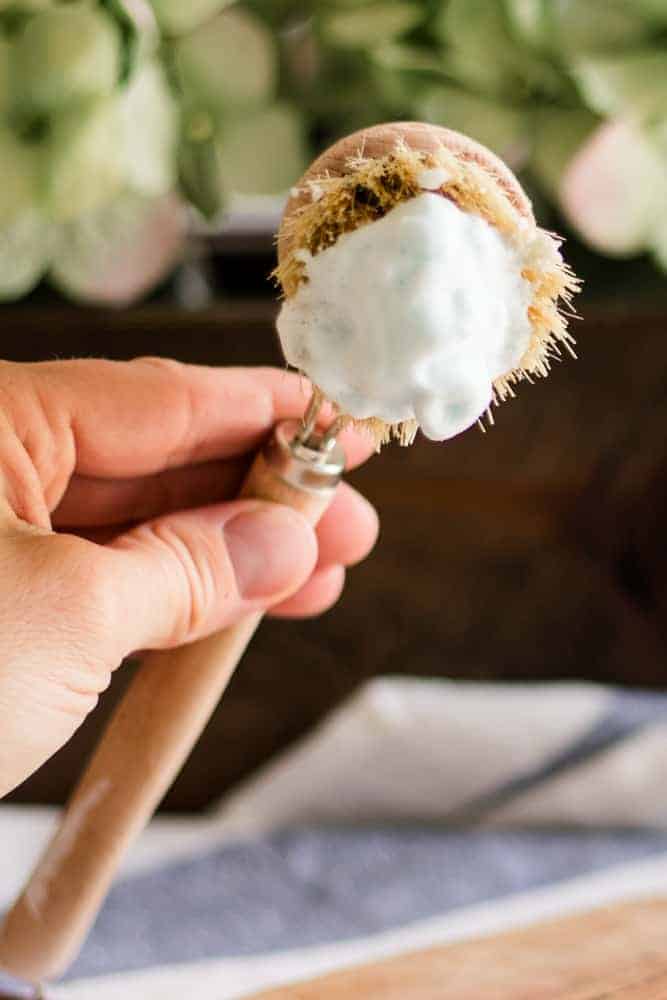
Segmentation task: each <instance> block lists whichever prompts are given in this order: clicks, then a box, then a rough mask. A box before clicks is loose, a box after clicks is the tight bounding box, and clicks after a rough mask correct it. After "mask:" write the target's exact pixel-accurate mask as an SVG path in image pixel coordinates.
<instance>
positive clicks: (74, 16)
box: [13, 4, 121, 114]
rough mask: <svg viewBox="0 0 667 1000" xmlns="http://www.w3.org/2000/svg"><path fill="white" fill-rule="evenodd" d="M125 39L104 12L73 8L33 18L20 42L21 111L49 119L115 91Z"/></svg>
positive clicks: (17, 88) (17, 90) (17, 84)
mask: <svg viewBox="0 0 667 1000" xmlns="http://www.w3.org/2000/svg"><path fill="white" fill-rule="evenodd" d="M120 55H121V48H120V36H119V33H118V30H117V28H116V26H115V24H114V23H113V21H112V20H111V19H110V18H109V17H108V15H107V14H106V13H104V12H103V11H101V10H98V9H93V8H88V7H84V6H82V5H80V4H76V5H75V4H72V5H66V6H60V7H54V8H51V9H49V10H44V11H42V12H41V13H39V14H36V15H35V16H34V17H32V18H31V19H30V20H29V21H28V23H27V24H26V26H25V28H24V29H23V31H22V32H21V33H20V35H19V36H18V37H17V39H16V43H15V49H14V80H13V85H14V88H13V93H14V99H15V105H16V107H17V109H18V110H22V111H27V112H29V113H36V114H49V113H51V112H54V111H58V110H61V109H64V108H66V107H67V106H69V105H72V104H74V103H77V102H79V101H83V100H88V99H91V98H95V97H104V96H107V95H109V94H111V92H112V91H113V89H114V87H115V85H116V82H117V80H118V74H119V70H120Z"/></svg>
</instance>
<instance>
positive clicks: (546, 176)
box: [530, 108, 600, 198]
mask: <svg viewBox="0 0 667 1000" xmlns="http://www.w3.org/2000/svg"><path fill="white" fill-rule="evenodd" d="M599 124H600V119H599V117H598V116H597V115H595V114H593V112H591V111H587V110H586V109H585V108H582V109H578V110H570V111H566V110H549V109H543V110H542V111H540V112H539V113H538V114H537V115H535V117H534V121H533V145H532V152H531V156H530V168H531V170H532V173H533V174H534V175H535V177H536V178H537V180H538V182H539V184H540V186H541V187H542V189H543V190H544V191H545V192H546V193H547V194H548V195H549V196H550V197H551V198H556V197H557V195H558V188H559V185H560V182H561V179H562V176H563V174H564V172H565V170H566V168H567V165H568V164H569V162H570V161H571V159H572V157H573V156H574V155H575V154H576V153H577V152H578V151H579V149H580V148H581V147H582V146H583V144H584V142H585V141H586V140H587V139H588V138H589V136H590V135H591V134H592V132H593V131H594V130H595V129H596V128H597V127H598V125H599Z"/></svg>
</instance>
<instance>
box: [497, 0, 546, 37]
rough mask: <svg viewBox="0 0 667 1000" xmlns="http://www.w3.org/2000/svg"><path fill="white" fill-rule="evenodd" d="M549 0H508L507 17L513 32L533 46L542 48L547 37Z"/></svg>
mask: <svg viewBox="0 0 667 1000" xmlns="http://www.w3.org/2000/svg"><path fill="white" fill-rule="evenodd" d="M547 4H548V0H507V2H506V5H505V6H506V9H507V19H508V22H509V26H510V30H511V32H512V33H513V34H514V35H515V36H516V37H517V38H518V39H519V40H520V41H521V42H524V43H525V44H527V45H530V46H532V47H533V48H541V47H542V46H543V45H544V43H545V41H546V39H547Z"/></svg>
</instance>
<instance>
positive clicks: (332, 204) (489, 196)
mask: <svg viewBox="0 0 667 1000" xmlns="http://www.w3.org/2000/svg"><path fill="white" fill-rule="evenodd" d="M436 167H441V168H443V169H444V171H445V172H446V178H447V179H446V180H445V181H444V183H443V184H442V186H441V187H440V189H439V193H440V194H442V195H444V196H445V197H447V198H450V199H451V200H452V201H453V202H454V203H455V204H456V205H458V207H459V208H461V209H462V210H463V211H466V212H471V213H473V214H475V215H479V216H481V217H482V218H483V219H486V221H487V222H489V223H490V224H491V225H493V226H495V227H496V229H498V230H500V231H501V232H502V233H503V234H504V235H505V236H506V237H507V238H508V239H509V240H510V242H512V243H513V244H514V245H515V247H516V248H517V249H518V251H519V254H520V256H521V259H522V260H523V261H525V266H524V268H523V270H522V275H523V277H524V278H525V279H526V280H527V281H528V282H530V284H531V285H532V289H533V294H532V299H531V304H530V306H529V308H528V316H529V319H530V322H531V326H532V337H531V341H530V344H529V346H528V349H527V350H526V352H525V354H524V355H523V357H522V358H521V361H520V362H519V364H518V366H517V367H516V368H514V369H512V370H511V371H509V372H506V373H505V374H504V375H502V376H501V377H500V378H498V379H496V380H495V382H494V403H496V404H497V403H499V402H501V401H503V400H505V399H508V398H510V397H512V396H514V388H513V387H514V386H515V385H516V383H517V382H520V381H522V380H523V379H528V380H530V379H531V378H534V377H540V378H542V377H544V376H546V375H548V374H549V368H550V365H551V362H552V360H553V359H554V358H556V357H557V356H558V355H559V354H560V350H561V346H562V347H564V348H565V349H566V350H567V351H568V352H569V353H571V354H573V353H574V351H573V345H574V338H573V337H572V335H571V334H570V333H569V332H568V329H567V316H568V315H570V316H571V315H573V313H572V309H571V298H572V295H573V294H574V293H575V292H577V291H578V289H579V281H578V279H577V278H576V277H575V276H574V274H573V273H572V271H571V270H570V268H569V267H568V266H567V264H565V263H564V262H563V260H562V258H561V256H560V253H559V251H558V248H559V246H560V240H559V239H558V237H557V236H555V235H553V234H551V233H547V232H546V231H545V230H542V229H539V227H537V226H535V225H534V223H532V222H530V221H528V220H527V219H525V218H524V217H523V216H521V215H520V214H519V212H517V210H516V209H515V208H514V207H513V205H512V204H511V203H510V201H509V199H508V197H507V194H506V193H505V191H504V190H503V188H502V187H501V185H500V184H499V182H498V181H497V180H496V178H495V177H494V176H493V175H492V174H491V173H489V172H488V171H487V170H485V169H484V168H483V167H481V166H480V165H479V164H477V163H475V162H472V161H469V160H461V159H458V158H457V157H456V156H455V155H454V153H452V152H451V151H450V150H449V149H447V147H446V146H440V148H439V149H438V150H437V151H436V152H434V153H424V152H420V151H417V150H414V149H411V148H410V147H409V146H407V145H406V144H405V143H404V142H402V141H399V142H397V144H396V148H395V149H394V151H393V152H392V153H389V154H388V155H386V156H384V157H381V158H377V159H375V158H367V157H364V156H363V155H361V154H359V155H357V156H354V157H352V158H350V159H349V160H348V161H347V163H346V170H347V171H348V172H347V173H346V174H344V175H343V176H335V177H332V176H330V175H324V176H322V177H318V178H317V179H315V180H309V181H308V182H307V183H306V193H307V194H308V195H309V196H310V201H307V202H305V203H304V204H303V205H301V206H300V207H299V208H298V209H296V210H295V211H294V212H292V213H291V214H290V215H289V216H287V217H286V219H285V220H284V222H283V226H282V230H281V240H282V241H284V243H285V244H286V245H287V246H288V247H289V248H290V249H289V252H287V253H286V254H284V255H283V256H282V258H281V260H280V263H279V265H278V267H277V268H276V270H275V271H274V277H275V278H276V280H277V281H278V282H279V283H280V286H281V287H282V291H283V294H284V295H285V296H286V297H288V298H289V297H290V296H292V295H294V294H296V292H297V290H298V288H299V285H300V284H302V283H303V282H304V281H306V280H307V278H306V275H305V268H304V265H303V262H302V260H300V258H299V253H298V251H299V250H303V249H306V250H308V251H309V253H310V254H312V255H313V256H315V255H316V254H318V253H320V251H322V250H325V249H326V248H327V247H330V246H333V244H334V243H335V242H336V240H337V239H338V237H339V236H341V235H342V234H343V233H347V232H352V231H353V230H355V229H358V228H359V227H360V226H364V225H366V224H367V223H370V222H374V221H376V220H377V219H380V218H381V217H382V216H383V215H386V214H387V212H389V211H390V209H392V208H393V207H394V206H395V205H397V204H399V202H402V201H406V200H407V199H409V198H414V197H416V195H418V194H420V193H422V190H423V189H422V188H421V187H420V184H419V175H420V174H421V173H422V171H423V170H425V169H431V168H436ZM561 303H564V307H563V306H562V305H561ZM332 402H334V403H335V400H332ZM353 423H354V424H356V425H357V426H359V427H361V428H363V429H364V430H366V431H368V432H369V433H370V434H371V436H372V437H373V439H374V441H375V443H376V445H377V446H378V447H380V446H381V445H382V444H385V443H387V442H388V441H390V440H391V439H392V438H396V439H398V440H399V441H400V443H401V444H411V443H412V441H413V440H414V438H415V435H416V433H417V430H418V424H417V421H415V420H407V421H402V422H400V423H395V424H388V423H386V422H385V421H383V420H380V419H378V418H376V417H373V418H370V419H368V420H354V421H353Z"/></svg>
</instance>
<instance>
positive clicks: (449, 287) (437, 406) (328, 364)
mask: <svg viewBox="0 0 667 1000" xmlns="http://www.w3.org/2000/svg"><path fill="white" fill-rule="evenodd" d="M425 194H427V195H429V196H430V198H429V197H427V198H424V197H423V196H424V195H425ZM399 215H400V216H401V217H400V218H399ZM389 220H391V225H390V223H389ZM380 227H383V228H382V231H381V229H380ZM355 241H356V243H355ZM362 241H363V245H362ZM389 244H391V245H389ZM559 245H560V244H559V240H558V239H557V238H556V237H555V236H553V235H551V234H549V233H546V232H544V231H543V230H541V229H540V228H539V227H538V226H537V224H536V222H535V218H534V216H533V212H532V208H531V205H530V202H529V200H528V198H527V197H526V195H525V193H524V192H523V190H522V188H521V186H520V185H519V183H518V181H517V180H516V178H515V177H514V175H513V174H512V173H511V172H510V170H509V169H508V168H507V167H506V166H505V165H504V164H503V163H502V162H501V161H500V160H499V159H498V158H497V157H496V156H494V155H493V154H492V153H491V152H490V151H489V150H487V149H485V148H484V147H483V146H480V145H479V144H478V143H476V142H473V141H472V140H471V139H468V138H467V137H466V136H463V135H460V134H459V133H456V132H452V131H451V130H449V129H445V128H439V127H436V126H432V125H424V124H421V123H417V122H407V123H400V122H399V123H393V124H387V125H378V126H376V127H374V128H369V129H364V130H362V131H361V132H357V133H355V134H354V135H351V136H348V137H347V138H345V139H342V140H341V141H340V142H337V143H336V144H335V145H334V146H332V147H331V149H329V150H327V151H326V152H325V153H324V154H323V155H322V156H320V157H319V158H318V159H317V160H316V161H315V162H314V163H313V164H312V166H311V167H310V168H309V169H308V170H307V171H306V173H305V174H304V176H303V177H302V178H301V180H300V181H299V182H298V184H297V185H296V187H295V188H293V189H292V196H291V198H290V200H289V202H288V204H287V207H286V210H285V214H284V218H283V222H282V225H281V229H280V233H279V237H278V257H279V262H278V267H277V269H276V271H275V276H276V278H277V280H278V281H279V283H280V285H281V287H282V291H283V295H284V296H285V300H286V301H285V304H284V306H283V310H282V312H281V316H280V318H279V321H278V329H279V332H280V334H281V340H282V344H283V349H284V351H285V354H286V357H287V360H288V361H289V362H290V363H292V364H293V365H294V366H295V367H296V368H298V369H299V370H301V371H302V372H303V373H304V374H305V375H307V376H308V377H309V378H311V379H312V381H313V382H314V384H315V387H316V389H315V391H316V394H317V395H318V397H319V398H320V399H329V400H330V401H331V402H332V403H333V404H334V406H335V408H336V409H337V411H338V412H339V414H340V417H341V423H342V422H344V421H345V420H347V421H352V422H354V423H355V424H357V425H358V426H360V427H362V428H364V429H365V430H367V431H369V432H370V433H371V434H372V436H373V437H374V439H375V441H376V443H377V444H378V445H380V444H382V443H384V442H385V441H387V440H389V439H390V438H391V437H396V438H398V439H399V440H400V441H401V442H402V443H403V444H408V443H410V442H411V441H412V440H413V438H414V435H415V432H416V430H417V427H418V426H421V427H422V429H423V430H424V432H425V433H426V434H427V435H428V436H429V437H434V438H436V439H438V440H442V439H443V438H445V437H451V436H453V435H454V434H456V433H460V431H461V430H463V429H465V426H466V416H467V417H468V418H470V417H472V419H468V421H467V423H468V424H469V423H471V422H474V420H475V419H477V417H478V416H479V412H480V411H481V412H488V413H490V406H491V404H492V403H493V404H496V403H498V402H500V401H501V400H504V399H507V398H508V397H509V396H511V395H512V394H513V387H514V386H515V385H516V383H517V382H519V381H521V380H522V379H524V378H531V377H535V376H544V375H546V374H547V373H548V370H549V364H550V361H551V359H552V358H553V357H554V356H555V355H556V354H557V353H558V351H559V348H560V347H564V348H566V349H567V350H569V351H572V344H573V340H572V337H571V335H570V334H569V332H568V330H567V324H566V317H565V315H564V312H567V311H568V306H569V303H570V297H571V295H572V293H573V292H574V291H575V290H576V287H577V282H576V279H575V278H574V276H573V275H572V273H571V271H570V270H569V269H568V267H567V265H566V264H565V263H564V262H563V260H562V257H561V255H560V252H559ZM343 252H345V254H347V256H348V258H350V263H349V264H348V263H347V262H346V261H344V260H343V256H342V255H343ZM355 252H356V256H355V257H354V260H353V259H352V255H354V254H355ZM318 258H319V259H318ZM415 261H418V262H419V265H418V267H417V268H415ZM338 265H340V266H339V273H338V274H336V268H337V266H338ZM323 275H327V277H323ZM494 278H497V279H498V280H497V281H495V283H494ZM318 281H319V285H320V286H322V285H326V287H325V288H324V289H323V290H322V291H321V292H320V293H319V295H318V292H317V290H316V287H315V286H316V285H317V283H318ZM429 282H430V286H429ZM369 286H370V288H369ZM425 290H426V291H425ZM307 298H310V300H311V301H310V302H306V299H307ZM333 299H335V301H334V302H333V303H332V300H333ZM302 302H303V307H301V308H296V304H297V303H299V304H300V305H301V303H302ZM559 303H560V306H559ZM563 305H564V307H565V309H564V310H563V308H562V306H563ZM508 307H509V308H510V309H513V310H514V312H515V315H514V316H512V315H509V316H508V315H505V314H506V312H507V308H508ZM359 314H363V315H359ZM399 321H400V325H397V324H398V323H399ZM318 324H319V325H320V326H324V324H326V326H327V329H326V331H325V330H322V333H321V337H320V340H319V342H318V334H317V329H318ZM483 328H486V329H483ZM464 335H465V336H467V338H468V339H467V342H466V343H463V339H464ZM332 336H333V337H336V338H337V339H338V342H339V343H338V344H337V345H336V349H333V348H332V349H331V350H327V349H326V347H327V343H331V338H332ZM493 338H495V343H493V342H489V341H490V340H491V341H493ZM408 340H411V341H412V343H411V344H408V343H406V341H408ZM345 352H346V353H347V357H346V356H345ZM485 353H486V355H488V356H487V357H482V355H484V354H485ZM464 355H465V356H464ZM413 362H414V363H415V364H416V363H418V365H419V368H420V370H417V371H415V374H414V378H413V380H412V384H410V378H409V375H403V376H401V369H405V368H406V366H407V367H409V366H411V365H412V364H413ZM477 363H478V366H479V367H480V368H481V367H486V368H487V369H488V371H487V374H488V377H487V378H485V379H483V380H482V381H480V379H479V378H477V377H476V374H475V373H474V372H473V371H472V367H471V365H472V364H477ZM429 366H430V369H431V371H430V373H429V375H430V377H429V378H425V376H424V369H425V368H426V367H429ZM457 369H458V371H457ZM449 375H451V377H448V376H449ZM392 380H393V381H395V382H396V384H394V385H391V384H389V383H391V382H392ZM352 389H355V390H356V391H352ZM459 396H460V399H457V397H459ZM480 403H481V404H482V405H480ZM454 404H459V410H460V411H461V412H460V414H459V416H458V419H452V417H453V416H455V415H453V414H451V413H450V418H449V419H448V417H447V413H446V412H445V411H446V410H447V409H449V410H450V411H451V409H452V406H453V405H454ZM476 408H477V411H478V412H475V409H476Z"/></svg>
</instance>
